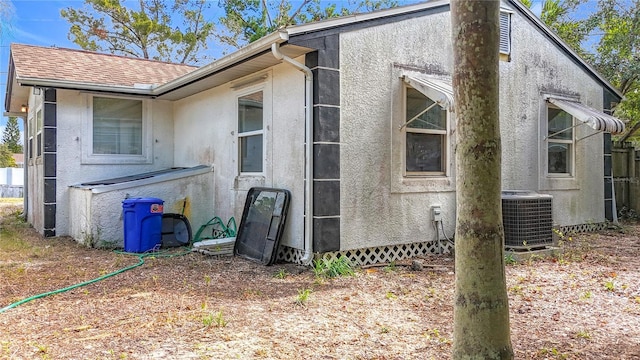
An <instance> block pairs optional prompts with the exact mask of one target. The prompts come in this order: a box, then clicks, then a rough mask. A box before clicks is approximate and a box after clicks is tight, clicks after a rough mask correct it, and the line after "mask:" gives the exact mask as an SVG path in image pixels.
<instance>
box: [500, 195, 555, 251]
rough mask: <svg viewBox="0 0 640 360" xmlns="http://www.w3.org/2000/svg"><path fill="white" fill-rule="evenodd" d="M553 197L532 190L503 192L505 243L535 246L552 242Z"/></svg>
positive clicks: (521, 247) (511, 246) (527, 247)
mask: <svg viewBox="0 0 640 360" xmlns="http://www.w3.org/2000/svg"><path fill="white" fill-rule="evenodd" d="M552 201H553V197H552V196H551V195H548V194H538V193H537V192H535V191H529V190H505V191H503V192H502V223H503V226H504V245H505V248H507V249H513V250H534V249H540V248H544V247H547V246H551V245H552V244H553V206H552Z"/></svg>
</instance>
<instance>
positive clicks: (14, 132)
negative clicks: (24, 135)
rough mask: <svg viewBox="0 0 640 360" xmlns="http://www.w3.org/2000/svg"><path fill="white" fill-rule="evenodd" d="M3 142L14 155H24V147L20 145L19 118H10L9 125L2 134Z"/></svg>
mask: <svg viewBox="0 0 640 360" xmlns="http://www.w3.org/2000/svg"><path fill="white" fill-rule="evenodd" d="M2 142H3V143H4V144H6V145H7V146H8V147H9V150H11V152H13V153H14V154H22V145H21V144H20V128H19V127H18V118H17V117H15V116H10V117H9V119H8V120H7V125H6V126H5V128H4V132H3V133H2Z"/></svg>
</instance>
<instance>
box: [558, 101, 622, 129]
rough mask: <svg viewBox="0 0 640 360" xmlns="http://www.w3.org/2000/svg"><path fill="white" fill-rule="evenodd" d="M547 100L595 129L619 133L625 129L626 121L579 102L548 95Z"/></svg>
mask: <svg viewBox="0 0 640 360" xmlns="http://www.w3.org/2000/svg"><path fill="white" fill-rule="evenodd" d="M547 101H548V102H549V103H551V104H553V105H555V106H557V107H559V108H560V109H562V110H564V111H566V112H568V113H569V114H571V115H572V116H573V117H574V118H576V119H578V120H579V121H581V122H583V123H585V124H587V125H589V127H591V128H592V129H594V130H597V131H606V132H610V133H612V134H619V133H621V132H623V131H624V122H622V120H620V119H618V118H616V117H613V116H611V115H607V114H605V113H603V112H602V111H598V110H596V109H593V108H590V107H588V106H586V105H583V104H581V103H579V102H576V101H570V100H563V99H558V98H554V97H548V98H547Z"/></svg>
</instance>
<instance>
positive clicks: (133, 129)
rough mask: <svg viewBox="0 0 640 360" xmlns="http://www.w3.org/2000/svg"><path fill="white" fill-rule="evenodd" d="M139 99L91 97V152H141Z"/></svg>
mask: <svg viewBox="0 0 640 360" xmlns="http://www.w3.org/2000/svg"><path fill="white" fill-rule="evenodd" d="M142 124H143V122H142V100H132V99H119V98H105V97H97V96H94V97H93V142H92V145H93V149H92V153H93V154H94V155H142V150H143V149H142V146H143V141H142V127H143V126H142Z"/></svg>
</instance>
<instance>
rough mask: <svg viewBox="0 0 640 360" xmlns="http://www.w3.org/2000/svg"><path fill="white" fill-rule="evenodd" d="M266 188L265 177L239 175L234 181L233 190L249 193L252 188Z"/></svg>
mask: <svg viewBox="0 0 640 360" xmlns="http://www.w3.org/2000/svg"><path fill="white" fill-rule="evenodd" d="M263 186H265V177H264V176H263V175H238V176H236V178H235V179H234V181H233V189H234V190H237V191H248V190H249V189H251V188H252V187H263Z"/></svg>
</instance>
